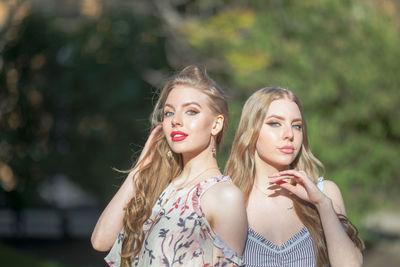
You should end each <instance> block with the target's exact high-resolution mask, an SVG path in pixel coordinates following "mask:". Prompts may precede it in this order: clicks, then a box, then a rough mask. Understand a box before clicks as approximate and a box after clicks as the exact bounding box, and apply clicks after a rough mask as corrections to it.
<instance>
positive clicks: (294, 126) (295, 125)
mask: <svg viewBox="0 0 400 267" xmlns="http://www.w3.org/2000/svg"><path fill="white" fill-rule="evenodd" d="M292 127H293V128H295V129H298V130H301V128H303V126H302V125H300V124H294V125H293V126H292Z"/></svg>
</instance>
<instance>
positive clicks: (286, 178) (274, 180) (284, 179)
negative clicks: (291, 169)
mask: <svg viewBox="0 0 400 267" xmlns="http://www.w3.org/2000/svg"><path fill="white" fill-rule="evenodd" d="M293 181H295V182H296V183H301V180H300V179H298V178H297V177H296V176H292V175H285V176H279V177H276V178H270V180H269V182H270V183H282V182H287V183H293Z"/></svg>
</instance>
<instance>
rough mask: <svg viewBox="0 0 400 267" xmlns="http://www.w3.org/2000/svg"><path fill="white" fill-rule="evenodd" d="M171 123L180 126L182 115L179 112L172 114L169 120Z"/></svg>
mask: <svg viewBox="0 0 400 267" xmlns="http://www.w3.org/2000/svg"><path fill="white" fill-rule="evenodd" d="M171 124H172V126H173V127H176V126H182V125H183V123H182V117H181V116H180V115H179V113H175V114H174V116H173V117H172V120H171Z"/></svg>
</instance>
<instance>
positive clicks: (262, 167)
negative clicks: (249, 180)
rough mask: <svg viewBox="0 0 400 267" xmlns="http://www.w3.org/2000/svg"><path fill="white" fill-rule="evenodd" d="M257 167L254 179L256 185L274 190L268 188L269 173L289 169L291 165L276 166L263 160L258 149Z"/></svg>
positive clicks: (262, 188)
mask: <svg viewBox="0 0 400 267" xmlns="http://www.w3.org/2000/svg"><path fill="white" fill-rule="evenodd" d="M255 168H256V175H255V179H254V185H255V186H256V187H257V188H259V189H260V190H263V191H264V192H268V191H273V190H269V189H267V188H268V187H269V186H270V184H269V178H268V175H270V174H273V173H277V172H279V171H283V170H287V169H289V166H274V165H272V164H269V163H267V162H265V161H264V160H262V159H261V158H260V156H259V155H258V153H257V151H256V153H255Z"/></svg>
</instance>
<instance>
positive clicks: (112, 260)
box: [105, 175, 244, 267]
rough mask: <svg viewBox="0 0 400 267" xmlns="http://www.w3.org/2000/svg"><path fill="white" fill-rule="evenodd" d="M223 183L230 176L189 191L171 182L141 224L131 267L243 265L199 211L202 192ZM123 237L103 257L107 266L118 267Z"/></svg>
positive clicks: (220, 177) (214, 179)
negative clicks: (138, 245) (139, 243)
mask: <svg viewBox="0 0 400 267" xmlns="http://www.w3.org/2000/svg"><path fill="white" fill-rule="evenodd" d="M226 181H228V182H231V179H230V177H228V176H222V175H221V176H218V177H214V178H210V179H207V180H204V181H202V182H200V183H199V184H197V185H195V186H192V187H189V188H175V187H174V186H173V185H172V183H170V184H169V185H168V186H167V188H165V190H164V191H163V192H162V193H161V195H160V196H159V198H158V200H157V202H156V204H155V205H154V207H153V209H152V215H151V216H150V218H149V219H148V220H147V221H146V222H145V223H144V225H143V229H144V233H145V240H144V242H143V247H142V249H141V251H140V252H139V254H138V256H136V258H135V259H134V260H133V261H132V266H218V267H220V266H221V267H222V266H224V267H233V266H242V265H243V264H244V263H243V260H242V258H241V257H239V256H238V255H237V254H236V252H235V251H233V250H232V249H231V248H229V247H228V245H227V244H226V243H225V242H224V241H223V240H222V239H221V237H219V236H218V235H217V234H216V233H215V232H214V231H213V229H212V228H211V226H210V224H209V223H208V221H207V220H206V217H205V214H204V212H203V211H202V209H201V202H200V200H201V197H202V195H203V194H204V192H206V191H207V189H209V188H210V187H211V186H213V185H215V184H216V183H218V182H226ZM123 238H124V233H120V235H119V237H118V239H117V240H116V241H115V244H114V246H113V247H112V249H111V251H110V253H109V254H108V255H107V257H106V258H105V260H106V262H107V263H108V265H109V266H112V267H115V266H120V261H121V257H120V252H121V246H122V241H123Z"/></svg>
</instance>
